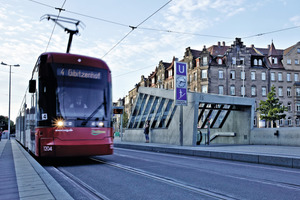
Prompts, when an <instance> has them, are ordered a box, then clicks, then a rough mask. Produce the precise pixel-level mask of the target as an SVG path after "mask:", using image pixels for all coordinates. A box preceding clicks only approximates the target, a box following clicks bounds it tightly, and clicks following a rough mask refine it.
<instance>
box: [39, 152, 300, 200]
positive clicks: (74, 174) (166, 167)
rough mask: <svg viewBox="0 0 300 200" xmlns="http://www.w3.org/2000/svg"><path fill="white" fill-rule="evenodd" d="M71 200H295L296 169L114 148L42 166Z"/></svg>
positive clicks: (299, 179) (298, 188) (299, 180)
mask: <svg viewBox="0 0 300 200" xmlns="http://www.w3.org/2000/svg"><path fill="white" fill-rule="evenodd" d="M43 165H44V167H45V169H46V170H47V171H48V172H49V173H50V174H51V175H52V176H53V177H54V178H55V179H56V180H57V181H58V182H59V183H60V184H61V185H62V186H63V187H64V188H65V190H66V191H67V192H68V193H69V194H70V195H71V196H72V197H73V198H74V199H116V200H121V199H128V200H129V199H130V200H132V199H145V200H146V199H151V200H153V199H159V200H162V199H168V200H170V199H172V200H176V199H180V200H182V199H189V200H192V199H259V200H261V199H272V200H275V199H289V200H292V199H295V200H296V199H300V170H299V169H292V168H284V167H276V166H269V165H261V164H259V165H258V164H251V163H242V162H232V161H227V160H218V159H209V158H201V157H193V156H182V155H174V154H163V153H155V152H146V151H137V150H128V149H121V148H115V152H114V155H110V156H96V157H92V158H71V159H60V160H55V161H52V162H51V163H43Z"/></svg>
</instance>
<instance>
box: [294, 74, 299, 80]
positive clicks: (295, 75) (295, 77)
mask: <svg viewBox="0 0 300 200" xmlns="http://www.w3.org/2000/svg"><path fill="white" fill-rule="evenodd" d="M294 79H295V82H298V81H299V75H298V74H294Z"/></svg>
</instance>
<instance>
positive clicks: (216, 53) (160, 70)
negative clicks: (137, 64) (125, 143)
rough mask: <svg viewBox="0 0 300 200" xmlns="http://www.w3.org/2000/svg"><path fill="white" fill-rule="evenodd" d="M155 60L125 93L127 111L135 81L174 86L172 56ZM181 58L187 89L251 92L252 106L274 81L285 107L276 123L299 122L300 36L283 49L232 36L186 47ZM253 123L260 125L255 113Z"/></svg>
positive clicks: (242, 94) (237, 93) (264, 96)
mask: <svg viewBox="0 0 300 200" xmlns="http://www.w3.org/2000/svg"><path fill="white" fill-rule="evenodd" d="M175 60H176V58H175V57H173V59H172V62H170V63H167V62H163V61H160V62H159V64H158V66H157V67H156V68H155V71H154V72H152V73H151V74H150V75H149V76H148V78H145V77H144V76H142V77H141V80H140V82H139V83H137V84H136V87H135V88H134V89H133V90H131V91H130V92H129V95H127V96H126V97H125V107H126V111H127V112H128V113H130V112H131V107H132V105H133V102H134V97H135V93H136V92H137V89H138V87H140V86H142V87H156V88H161V89H167V90H169V89H173V88H174V61H175ZM180 61H181V62H186V63H187V64H188V89H189V91H190V92H201V93H213V94H219V95H230V96H240V97H251V98H255V100H256V106H258V105H259V102H260V101H261V100H263V101H264V100H266V99H267V94H268V92H269V91H270V89H271V86H272V85H274V86H275V87H276V94H277V97H278V98H279V99H280V102H281V103H282V104H283V105H284V106H287V107H288V111H287V112H286V115H287V116H286V119H282V120H280V122H278V123H277V125H278V126H281V127H295V126H300V122H299V119H300V78H299V74H300V63H299V62H300V42H298V43H297V44H295V45H293V46H291V47H288V48H287V49H276V48H275V45H274V43H273V42H272V43H271V44H270V45H268V46H267V47H266V48H261V47H255V46H254V45H253V44H252V45H250V46H249V47H246V45H244V44H243V42H242V40H241V39H240V38H236V39H235V41H234V42H233V44H231V45H230V46H226V44H225V42H222V44H221V42H218V43H217V44H216V45H212V46H210V47H208V48H206V46H204V47H203V49H202V50H195V49H191V48H190V47H188V48H186V50H185V52H184V56H183V59H181V60H180ZM253 120H254V126H257V127H264V126H265V123H264V122H263V121H261V120H260V118H259V113H256V116H255V119H253Z"/></svg>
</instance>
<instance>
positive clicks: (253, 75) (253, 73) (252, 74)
mask: <svg viewBox="0 0 300 200" xmlns="http://www.w3.org/2000/svg"><path fill="white" fill-rule="evenodd" d="M251 80H252V81H254V80H255V72H251Z"/></svg>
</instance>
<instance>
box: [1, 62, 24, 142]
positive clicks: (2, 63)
mask: <svg viewBox="0 0 300 200" xmlns="http://www.w3.org/2000/svg"><path fill="white" fill-rule="evenodd" d="M1 65H7V66H9V95H8V96H9V100H8V139H10V101H11V67H12V66H13V67H20V65H19V64H16V65H8V64H6V63H4V62H1Z"/></svg>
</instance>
